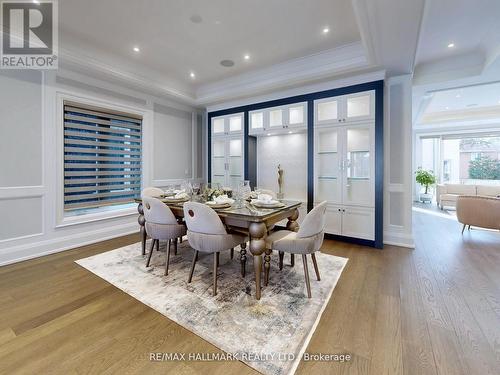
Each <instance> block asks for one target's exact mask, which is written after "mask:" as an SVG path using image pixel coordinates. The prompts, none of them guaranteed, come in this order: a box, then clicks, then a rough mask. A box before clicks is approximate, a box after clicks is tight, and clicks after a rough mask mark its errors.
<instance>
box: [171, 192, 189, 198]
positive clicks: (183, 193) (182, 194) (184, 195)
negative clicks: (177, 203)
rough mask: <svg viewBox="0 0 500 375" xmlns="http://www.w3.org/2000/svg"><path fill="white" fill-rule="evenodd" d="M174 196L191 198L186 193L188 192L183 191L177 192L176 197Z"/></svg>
mask: <svg viewBox="0 0 500 375" xmlns="http://www.w3.org/2000/svg"><path fill="white" fill-rule="evenodd" d="M174 198H175V199H186V198H189V195H187V193H186V192H184V191H181V192H179V193H177V194H175V197H174Z"/></svg>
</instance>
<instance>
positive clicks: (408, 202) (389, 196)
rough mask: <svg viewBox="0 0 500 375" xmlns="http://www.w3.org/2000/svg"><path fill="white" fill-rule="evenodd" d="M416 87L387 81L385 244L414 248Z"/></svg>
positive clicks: (344, 82)
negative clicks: (413, 113) (414, 122)
mask: <svg viewBox="0 0 500 375" xmlns="http://www.w3.org/2000/svg"><path fill="white" fill-rule="evenodd" d="M384 78H385V72H374V73H366V74H360V75H353V76H351V77H343V78H341V79H338V80H332V81H325V82H322V83H319V84H313V85H307V86H303V87H298V88H293V89H288V90H281V91H275V92H272V93H267V94H264V95H259V96H254V97H251V98H246V99H238V100H234V101H229V102H224V103H217V104H215V105H212V106H209V107H208V108H207V111H208V112H211V111H216V110H222V109H226V108H232V107H236V106H241V105H247V104H254V103H259V102H263V101H268V100H273V99H279V98H286V97H289V96H294V95H300V94H307V93H313V92H317V91H322V90H328V89H334V88H339V87H346V86H351V85H355V84H359V83H364V82H370V81H375V80H380V79H384ZM411 94H412V88H411V76H410V75H404V76H399V77H393V78H389V79H386V84H385V93H384V138H385V139H384V161H385V167H384V169H385V170H384V243H386V244H393V245H399V246H405V247H413V245H414V243H413V235H412V217H411V215H412V168H411V167H412V129H411V119H412V116H411V114H412V108H411V99H412V95H411Z"/></svg>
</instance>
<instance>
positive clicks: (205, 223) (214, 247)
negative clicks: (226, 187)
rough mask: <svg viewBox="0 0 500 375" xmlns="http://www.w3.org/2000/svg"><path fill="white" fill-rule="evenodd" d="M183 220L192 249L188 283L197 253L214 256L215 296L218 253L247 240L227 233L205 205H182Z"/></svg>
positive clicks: (210, 209) (214, 213)
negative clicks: (192, 254)
mask: <svg viewBox="0 0 500 375" xmlns="http://www.w3.org/2000/svg"><path fill="white" fill-rule="evenodd" d="M184 220H185V222H186V225H187V238H188V242H189V245H190V246H191V247H192V248H193V249H194V256H193V262H192V264H191V271H190V272H189V278H188V283H190V282H191V280H192V279H193V273H194V267H195V265H196V261H197V260H198V253H199V252H200V251H201V252H202V253H209V254H213V255H214V265H213V284H214V286H213V295H214V296H215V295H217V267H218V265H219V253H220V252H221V251H223V250H230V249H232V248H234V247H235V246H238V245H241V244H243V243H245V244H246V241H247V238H246V237H245V236H243V235H240V234H229V233H227V230H226V228H225V227H224V224H223V223H222V220H221V219H220V217H219V215H217V213H216V212H215V211H214V210H213V209H212V208H211V207H208V206H207V205H205V204H203V203H197V202H186V203H184Z"/></svg>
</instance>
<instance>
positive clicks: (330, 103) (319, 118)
mask: <svg viewBox="0 0 500 375" xmlns="http://www.w3.org/2000/svg"><path fill="white" fill-rule="evenodd" d="M340 100H341V99H340V98H328V99H327V100H320V101H316V122H317V123H331V122H340V119H341V117H340V116H341V113H340Z"/></svg>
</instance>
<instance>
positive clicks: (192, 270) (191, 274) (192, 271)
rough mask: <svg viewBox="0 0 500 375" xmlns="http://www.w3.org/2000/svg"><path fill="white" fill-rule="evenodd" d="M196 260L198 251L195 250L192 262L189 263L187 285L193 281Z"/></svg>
mask: <svg viewBox="0 0 500 375" xmlns="http://www.w3.org/2000/svg"><path fill="white" fill-rule="evenodd" d="M197 260H198V250H195V251H194V255H193V262H192V263H191V271H190V272H189V278H188V284H189V283H190V282H191V280H192V279H193V273H194V266H195V265H196V261H197Z"/></svg>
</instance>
